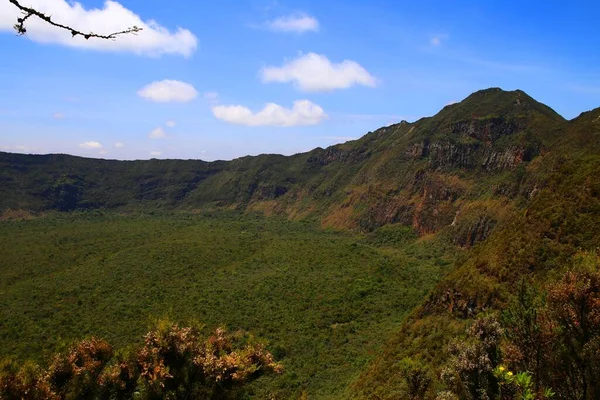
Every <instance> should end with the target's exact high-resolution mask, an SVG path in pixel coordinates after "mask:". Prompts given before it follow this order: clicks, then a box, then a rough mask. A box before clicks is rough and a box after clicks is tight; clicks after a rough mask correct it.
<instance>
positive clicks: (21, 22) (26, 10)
mask: <svg viewBox="0 0 600 400" xmlns="http://www.w3.org/2000/svg"><path fill="white" fill-rule="evenodd" d="M8 1H9V2H11V3H12V4H14V5H15V6H16V7H17V8H19V10H21V11H22V12H23V15H24V16H23V17H20V18H17V23H16V24H15V25H14V28H15V30H16V31H17V33H18V34H19V35H24V34H26V33H27V28H25V21H27V19H28V18H29V17H31V16H33V15H35V16H36V17H38V18H39V19H41V20H44V21H46V22H47V23H49V24H50V25H53V26H56V27H57V28H61V29H65V30H67V31H69V32H71V35H72V36H73V37H75V36H77V35H81V36H83V37H84V38H85V39H86V40H87V39H89V38H98V39H110V40H114V39H116V38H117V36H119V35H125V34H129V33H133V34H136V33H138V32H140V31H141V30H142V28H139V27H137V26H135V25H134V26H132V27H131V28H127V29H125V30H124V31H120V32H114V33H111V34H108V35H99V34H96V33H93V32H88V33H84V32H81V31H78V30H77V29H74V28H71V27H70V26H66V25H63V24H59V23H57V22H54V21H52V18H51V17H50V16H48V15H45V14H43V13H41V12H39V11H37V10H35V9H33V8H30V7H25V6H22V5H21V4H19V2H18V0H8Z"/></svg>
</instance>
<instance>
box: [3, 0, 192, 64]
mask: <svg viewBox="0 0 600 400" xmlns="http://www.w3.org/2000/svg"><path fill="white" fill-rule="evenodd" d="M25 5H26V6H28V7H33V8H35V9H37V10H38V11H40V12H42V13H44V14H46V15H49V16H52V19H53V21H56V22H60V23H61V24H63V25H67V26H71V27H73V28H75V29H78V30H80V31H82V32H94V33H98V34H109V33H113V32H118V31H122V30H124V29H127V28H129V27H132V26H138V27H140V28H142V29H143V30H142V31H141V32H139V33H138V34H136V35H123V36H121V37H119V40H100V39H98V40H85V38H83V37H80V36H78V37H71V34H70V33H69V32H68V31H66V30H63V29H58V28H56V27H54V26H51V25H50V24H48V23H47V22H45V21H42V20H40V19H39V18H34V17H32V18H29V19H28V20H27V22H26V27H27V35H26V36H27V37H28V38H29V39H31V40H33V41H35V42H39V43H56V44H61V45H64V46H69V47H76V48H85V49H93V50H102V51H113V52H129V53H134V54H140V55H148V56H160V55H162V54H179V55H183V56H184V57H189V56H190V55H192V53H193V52H194V51H195V50H196V48H197V46H198V39H197V38H196V36H194V34H192V33H191V32H190V31H189V30H187V29H183V28H177V30H175V31H170V30H169V29H167V28H165V27H163V26H161V25H159V24H158V23H157V22H156V21H154V20H148V21H143V20H142V19H141V18H140V17H139V16H138V15H137V14H135V13H134V12H133V11H131V10H129V9H127V8H125V7H124V6H122V5H121V4H120V3H118V2H116V1H112V0H106V1H105V2H104V5H103V7H102V8H97V9H85V8H84V7H83V6H82V5H81V4H80V3H77V2H71V1H67V0H27V2H26V4H25ZM20 16H21V12H20V11H19V9H18V8H17V7H15V6H14V5H12V4H11V3H10V2H8V1H6V0H5V1H1V2H0V31H14V29H13V25H14V24H15V23H16V21H17V18H18V17H20Z"/></svg>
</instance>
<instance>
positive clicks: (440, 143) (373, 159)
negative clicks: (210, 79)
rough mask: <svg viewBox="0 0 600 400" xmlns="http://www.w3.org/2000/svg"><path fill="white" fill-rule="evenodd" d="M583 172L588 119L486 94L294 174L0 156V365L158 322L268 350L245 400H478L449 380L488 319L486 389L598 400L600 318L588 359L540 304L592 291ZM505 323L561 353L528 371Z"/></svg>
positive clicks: (599, 116)
mask: <svg viewBox="0 0 600 400" xmlns="http://www.w3.org/2000/svg"><path fill="white" fill-rule="evenodd" d="M598 176H600V109H596V110H593V111H589V112H586V113H583V114H581V115H580V116H579V117H578V118H575V119H573V120H570V121H567V120H565V119H564V118H562V117H561V116H560V115H558V114H557V113H555V112H554V111H553V110H552V109H550V108H549V107H547V106H545V105H543V104H541V103H538V102H537V101H535V100H534V99H532V98H531V97H529V96H528V95H527V94H525V93H524V92H522V91H512V92H507V91H503V90H501V89H497V88H492V89H487V90H482V91H479V92H476V93H474V94H472V95H471V96H469V97H467V98H466V99H465V100H463V101H462V102H460V103H456V104H453V105H449V106H446V107H445V108H444V109H443V110H441V111H440V112H439V113H438V114H437V115H435V116H433V117H430V118H423V119H420V120H419V121H416V122H414V123H408V122H401V123H399V124H396V125H392V126H389V127H385V128H381V129H378V130H376V131H374V132H369V133H368V134H366V135H365V136H363V137H362V138H360V139H358V140H355V141H351V142H347V143H344V144H340V145H336V146H332V147H329V148H327V149H321V148H318V149H314V150H312V151H310V152H307V153H302V154H297V155H294V156H290V157H285V156H279V155H261V156H256V157H244V158H240V159H236V160H233V161H217V162H203V161H197V160H149V161H113V160H98V159H86V158H80V157H73V156H67V155H43V156H36V155H20V154H10V153H0V210H2V213H3V214H2V215H3V217H4V218H3V219H5V221H3V222H0V237H1V240H0V250H1V251H0V265H2V267H1V269H0V296H1V298H2V302H3V304H5V307H3V309H2V311H0V340H1V341H2V342H3V346H2V347H1V348H0V352H1V355H4V356H7V355H14V356H16V357H18V358H20V359H25V358H35V359H37V360H40V361H41V360H43V359H44V358H45V357H44V356H46V357H47V356H48V355H49V354H50V353H52V352H54V351H56V350H57V349H59V348H60V347H61V346H62V343H64V342H68V341H71V340H75V339H77V338H81V337H84V336H87V335H92V334H93V335H97V336H100V337H103V338H106V339H108V340H110V341H111V343H114V344H115V345H117V346H125V345H128V344H130V343H132V342H135V341H136V340H139V338H140V335H141V334H142V333H143V332H145V331H146V330H147V327H148V325H150V321H151V320H152V318H155V317H159V316H161V315H164V314H167V315H169V316H171V318H174V319H176V320H180V321H185V320H189V319H197V320H200V321H201V322H203V323H205V324H207V325H208V326H209V327H211V328H213V327H215V326H217V325H220V324H225V325H227V326H228V327H229V328H231V329H232V330H244V331H249V332H252V333H255V334H257V335H259V336H261V337H263V338H265V339H267V340H268V341H269V342H270V348H271V350H273V353H274V354H275V356H276V357H277V359H278V361H281V362H282V364H283V365H284V367H285V373H284V374H283V375H282V376H278V377H273V376H268V377H262V378H260V379H259V380H258V381H256V382H255V383H253V384H252V386H251V387H250V391H249V394H250V395H252V394H254V397H255V398H268V395H274V396H276V397H275V398H299V397H300V396H301V395H305V396H308V398H315V399H321V398H336V399H345V398H357V399H398V398H411V397H412V398H419V399H423V398H427V399H435V398H436V397H437V396H438V393H442V392H445V394H443V396H446V397H439V399H442V398H443V399H450V398H460V399H463V398H464V399H471V398H477V397H476V396H475V395H473V394H472V393H470V392H469V390H475V389H477V388H479V386H477V388H475V389H474V387H468V385H467V384H466V383H465V382H466V380H465V379H466V378H465V376H463V375H460V373H458V372H457V373H456V376H460V377H461V379H463V381H461V382H462V383H461V384H460V385H459V384H458V383H456V382H454V383H452V382H450V383H449V381H448V380H445V379H444V375H445V374H446V372H444V371H447V370H448V368H449V363H452V362H454V361H452V360H455V359H456V358H457V357H460V354H463V355H464V354H466V353H464V351H463V353H461V352H460V351H459V350H456V351H457V352H458V353H457V352H453V351H454V350H452V346H451V344H452V341H453V340H454V339H457V338H463V339H464V340H465V343H471V342H470V340H475V339H473V338H472V337H471V336H469V335H468V334H467V333H466V332H467V329H468V328H469V327H470V326H472V325H473V323H474V321H475V324H480V323H481V324H484V325H485V324H486V323H488V322H489V321H488V322H485V321H484V322H481V321H482V320H481V319H480V317H482V316H486V318H495V319H497V320H498V321H500V322H498V324H499V325H498V326H501V327H502V329H503V330H504V331H503V332H505V333H503V335H504V336H502V341H501V345H500V344H498V346H499V347H498V349H496V347H494V357H496V358H497V359H496V358H494V360H492V361H490V363H489V364H490V365H487V366H486V368H487V370H485V371H486V372H485V374H487V375H485V382H487V383H485V385H488V386H485V390H487V391H488V392H489V393H493V394H496V392H498V387H499V385H500V380H501V379H504V378H500V377H498V376H496V375H494V376H493V375H492V369H491V368H492V367H494V368H496V367H499V366H500V365H501V364H500V362H502V363H503V364H502V368H505V366H504V365H506V368H511V371H512V369H514V370H515V374H516V373H517V372H523V373H529V374H530V377H531V379H533V380H534V381H535V382H536V385H537V387H536V390H538V392H539V393H538V394H537V396H538V397H536V398H540V399H542V398H547V397H544V396H545V395H543V394H541V393H542V389H544V388H548V387H550V388H552V389H553V390H554V392H555V393H556V394H555V398H561V399H563V398H564V399H568V398H578V399H579V398H580V399H585V400H587V399H591V398H595V397H594V396H595V394H594V393H595V392H593V389H594V387H593V385H594V384H593V383H591V384H590V383H589V382H594V381H597V380H596V379H595V377H598V378H600V375H593V374H594V373H596V372H593V371H595V370H593V368H592V369H589V371H588V367H587V364H590V365H596V364H594V363H596V362H598V366H599V367H598V371H600V357H598V358H597V359H596V358H594V357H595V356H593V354H600V353H597V350H598V349H600V347H597V348H596V347H593V346H596V344H594V343H600V318H599V319H598V321H596V320H593V321H595V322H593V323H594V324H595V323H596V322H597V323H598V324H597V327H596V325H593V327H594V328H593V329H592V330H591V331H590V332H591V333H589V335H591V336H589V338H587V336H586V338H587V339H586V341H585V343H586V346H587V347H585V346H584V347H585V349H586V350H585V351H583V350H581V349H579V350H581V352H580V353H581V354H584V356H582V355H581V354H580V353H578V351H579V350H577V349H576V350H573V349H571V350H569V349H570V348H569V344H568V343H567V342H566V341H565V342H563V341H560V340H563V339H564V338H565V337H567V336H568V335H567V336H565V335H566V334H565V333H564V332H566V331H567V330H566V328H564V326H563V325H561V323H562V322H564V321H562V320H560V319H557V318H558V317H557V315H559V314H560V313H559V312H558V311H557V310H556V309H554V308H552V307H555V306H556V304H557V301H555V300H553V299H559V298H560V296H559V294H560V293H559V292H560V290H559V289H560V288H562V289H564V291H566V290H567V289H565V287H579V286H577V285H575V284H573V285H571V286H569V285H567V284H564V285H563V286H560V285H561V282H563V280H564V279H567V278H568V275H565V272H566V271H570V270H574V271H579V273H581V274H584V275H585V274H592V275H593V274H597V273H598V265H600V264H599V263H598V260H597V257H596V252H597V249H598V248H599V247H600V239H598V238H599V237H600V236H599V235H598V233H600V232H599V230H600V181H599V180H598V179H597V177H598ZM38 215H41V217H39V218H35V217H34V216H38ZM23 216H25V217H28V218H29V217H32V218H31V219H28V218H25V219H23V218H22V217H23ZM581 271H584V272H581ZM565 276H566V277H567V278H565ZM582 276H583V275H582ZM586 276H587V275H586ZM593 276H595V275H593ZM586 279H587V278H586ZM594 279H595V278H594ZM594 279H592V278H590V279H589V282H595V281H594ZM587 285H588V286H586V287H591V288H595V286H594V285H593V284H592V283H589V284H587ZM590 290H591V289H590ZM594 290H595V289H594ZM599 290H600V286H599ZM530 292H531V293H535V296H534V295H531V296H532V297H534V298H535V299H536V300H535V301H534V303H535V302H539V304H540V305H539V310H538V308H535V310H533V311H532V310H531V309H530V308H531V307H533V306H531V304H529V303H527V304H528V305H527V307H530V308H527V307H525V306H524V305H523V304H525V303H524V301H525V300H523V299H524V298H526V297H527V296H529V295H527V296H525V295H523V296H519V293H530ZM546 293H548V296H546ZM557 293H558V294H557ZM546 297H548V299H549V300H548V302H547V304H546V300H545V299H546ZM567 297H568V296H567ZM588 297H589V296H588ZM527 298H528V297H527ZM590 298H594V299H595V297H593V296H592V297H590ZM519 299H520V300H519ZM518 300H519V301H521V303H519V301H518ZM532 301H533V300H532ZM553 301H554V303H553ZM542 303H543V305H542ZM535 304H538V303H535ZM598 304H600V303H598ZM519 307H522V308H523V307H525V308H527V310H529V311H528V312H531V313H533V314H532V315H538V313H539V315H543V316H544V317H543V318H545V319H543V318H542V317H540V318H542V319H543V323H542V322H539V324H538V322H536V323H535V324H534V325H536V324H537V325H536V326H538V325H539V326H546V327H551V328H552V329H550V328H548V329H549V330H548V331H547V332H546V331H544V332H546V333H548V332H550V331H552V332H551V334H550V333H548V335H550V336H548V337H552V338H553V339H552V340H549V339H548V343H559V344H560V343H562V345H561V346H563V347H560V346H559V345H556V346H555V347H552V348H544V349H545V350H544V354H546V355H547V359H546V358H545V359H544V360H545V361H544V362H543V363H542V362H541V361H539V360H538V361H539V362H538V363H537V364H536V365H537V366H538V367H539V368H538V369H536V370H535V371H533V370H531V365H532V364H531V360H530V358H528V357H529V355H528V353H527V351H525V350H524V347H527V346H521V347H519V343H520V344H521V345H522V343H521V342H518V340H517V339H515V337H514V335H513V336H510V332H511V329H512V328H511V325H510V324H511V323H514V321H515V318H516V317H514V315H517V314H518V315H521V314H519V313H518V312H517V311H518V310H521V308H519ZM536 307H537V306H536ZM592 308H593V307H592ZM515 310H517V311H515ZM519 312H520V311H519ZM528 315H529V314H528ZM510 318H513V319H512V320H511V319H510ZM536 318H537V317H536ZM553 318H554V319H553ZM594 318H595V317H594ZM507 321H513V322H507ZM519 321H521V320H519ZM536 321H537V320H536ZM561 321H562V322H561ZM488 325H489V326H492V325H494V324H493V323H489V324H488ZM476 326H479V325H476ZM486 326H487V325H486ZM494 326H495V325H494ZM482 329H483V328H482ZM486 329H487V328H486ZM499 329H500V328H499ZM536 329H538V328H536ZM540 329H541V328H540ZM594 329H595V330H594ZM483 330H485V329H483ZM586 334H587V333H586ZM552 335H555V336H552ZM561 335H562V336H561ZM544 337H546V336H544ZM590 338H591V339H590ZM559 339H560V340H559ZM588 339H589V340H588ZM540 340H541V339H540ZM596 340H597V342H596ZM473 343H475V342H473ZM498 343H500V342H498ZM536 343H537V342H536ZM578 343H579V342H578ZM582 343H583V342H582ZM530 344H531V343H530ZM588 345H589V346H588ZM592 345H593V346H592ZM473 346H475V347H473V349H476V348H477V347H476V346H477V344H473ZM511 346H512V347H511ZM590 346H592V347H590ZM599 346H600V345H599ZM541 348H542V347H540V349H541ZM590 349H591V350H590ZM463 350H464V349H463ZM473 351H474V350H473ZM511 351H512V353H511ZM540 351H541V350H540ZM594 352H596V353H594ZM517 353H518V354H520V356H519V357H521V358H519V357H517V356H515V354H517ZM457 354H459V355H458V356H457ZM490 354H491V353H490ZM573 354H579V356H578V357H579V359H578V360H574V359H573V357H575V356H574V355H573ZM590 354H592V355H590ZM453 357H454V358H453ZM486 357H487V355H486ZM490 357H491V356H490ZM510 357H513V358H510ZM570 357H571V358H570ZM586 357H587V358H586ZM590 357H591V358H590ZM492 358H493V357H492ZM582 359H583V360H586V361H585V362H584V361H581V360H582ZM594 360H595V361H594ZM582 363H584V364H585V363H587V364H586V365H585V366H584V367H582ZM496 364H497V365H496ZM559 365H563V366H565V367H564V368H561V367H558V366H559ZM454 367H456V366H455V365H454ZM578 368H579V369H580V370H582V371H583V370H585V371H586V372H585V373H584V372H581V373H577V372H574V371H575V370H577V369H578ZM590 368H591V367H590ZM563 369H564V371H563ZM592 370H593V371H592ZM415 371H416V372H415ZM423 371H425V372H423ZM494 371H495V372H494V373H495V374H499V372H498V370H494ZM561 371H563V372H564V373H565V374H566V375H565V377H561V376H558V375H557V374H558V372H561ZM590 371H592V372H590ZM469 373H472V374H475V372H473V371H471V372H469ZM478 373H479V372H478ZM511 373H512V372H511ZM446 375H448V374H446ZM473 376H475V375H473ZM482 376H483V375H482ZM520 376H524V375H520ZM471 377H472V376H471ZM417 378H418V379H417ZM477 379H479V380H478V381H477V382H478V383H477V385H480V386H481V387H484V383H482V382H483V380H481V379H480V376H479V375H477ZM506 379H509V378H506ZM523 379H525V378H523ZM459 380H460V379H459ZM415 382H420V383H419V384H417V383H415ZM423 382H427V385H424V384H423ZM502 382H504V381H502ZM565 382H566V383H565ZM504 383H506V385H508V386H507V387H509V386H510V385H513V386H510V387H511V388H512V389H511V390H517V389H515V387H514V385H515V383H514V382H512V381H510V382H509V381H508V380H507V381H506V382H504ZM461 385H462V386H461ZM590 385H591V386H590ZM567 386H568V387H567ZM588 386H589V389H582V388H588ZM460 387H462V388H463V389H464V388H467V389H464V393H462V394H460V395H458V397H452V396H457V394H456V393H455V394H450V393H449V392H448V391H454V392H458V391H459V389H458V388H460ZM423 388H424V389H423ZM506 390H508V389H506ZM519 390H520V389H519ZM598 390H599V392H597V393H600V388H598ZM417 392H418V394H415V393H417ZM440 396H442V395H440ZM482 398H483V397H482ZM492 398H495V397H492ZM505 398H508V397H505ZM511 398H512V397H511Z"/></svg>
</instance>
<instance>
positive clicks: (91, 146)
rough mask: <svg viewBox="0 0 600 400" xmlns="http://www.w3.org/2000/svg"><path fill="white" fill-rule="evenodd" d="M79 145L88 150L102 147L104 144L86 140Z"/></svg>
mask: <svg viewBox="0 0 600 400" xmlns="http://www.w3.org/2000/svg"><path fill="white" fill-rule="evenodd" d="M79 147H80V148H82V149H86V150H93V149H101V148H102V144H100V143H99V142H84V143H79Z"/></svg>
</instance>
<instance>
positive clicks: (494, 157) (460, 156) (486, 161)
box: [405, 117, 533, 171]
mask: <svg viewBox="0 0 600 400" xmlns="http://www.w3.org/2000/svg"><path fill="white" fill-rule="evenodd" d="M524 127H525V123H524V122H523V121H520V120H507V119H506V118H503V117H492V118H485V119H483V120H480V119H474V120H471V121H460V122H456V123H453V124H452V125H451V126H450V129H449V130H448V134H447V135H443V136H445V137H443V138H440V139H437V140H433V141H432V140H430V139H428V138H426V139H424V140H422V141H419V142H417V143H412V144H410V145H409V146H408V147H407V150H406V152H405V155H406V156H408V157H409V158H412V159H424V158H426V159H428V160H429V162H430V164H431V166H432V167H433V168H435V169H437V170H449V169H453V168H461V169H473V168H481V169H483V170H486V171H493V170H505V169H513V168H515V167H516V166H518V165H519V164H521V163H522V162H523V161H529V160H530V159H531V158H532V156H533V154H532V150H531V149H526V148H525V147H523V146H518V145H508V146H507V145H498V144H497V141H498V140H499V139H501V138H502V137H504V136H510V135H514V134H517V133H520V132H522V131H523V129H524Z"/></svg>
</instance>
